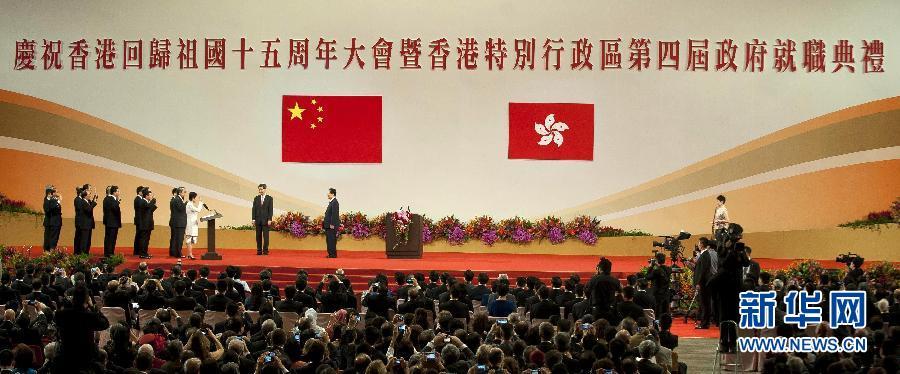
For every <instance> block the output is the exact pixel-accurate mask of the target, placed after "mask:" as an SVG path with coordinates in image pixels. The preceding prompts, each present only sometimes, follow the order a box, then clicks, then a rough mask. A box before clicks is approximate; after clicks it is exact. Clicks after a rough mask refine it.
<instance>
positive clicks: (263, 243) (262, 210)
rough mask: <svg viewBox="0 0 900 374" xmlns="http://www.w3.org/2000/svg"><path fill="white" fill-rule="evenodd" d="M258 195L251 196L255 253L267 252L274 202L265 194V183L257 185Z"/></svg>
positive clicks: (262, 253)
mask: <svg viewBox="0 0 900 374" xmlns="http://www.w3.org/2000/svg"><path fill="white" fill-rule="evenodd" d="M257 188H258V189H259V195H257V196H256V197H255V198H253V217H252V219H253V227H255V228H256V254H257V255H267V254H269V226H271V225H272V216H273V215H274V203H273V201H272V196H269V195H267V194H266V184H265V183H262V184H260V185H259V186H257Z"/></svg>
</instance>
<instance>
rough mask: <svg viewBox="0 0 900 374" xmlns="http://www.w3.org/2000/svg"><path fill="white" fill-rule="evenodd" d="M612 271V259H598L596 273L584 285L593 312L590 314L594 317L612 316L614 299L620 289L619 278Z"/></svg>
mask: <svg viewBox="0 0 900 374" xmlns="http://www.w3.org/2000/svg"><path fill="white" fill-rule="evenodd" d="M611 273H612V261H609V259H607V258H606V257H604V258H601V259H600V263H599V264H597V275H595V276H594V277H592V278H591V280H590V281H588V284H587V286H585V289H584V293H585V295H586V296H587V298H588V300H590V303H591V307H592V308H593V310H594V312H593V313H591V315H593V316H594V318H607V319H612V317H614V316H613V315H612V314H613V310H612V306H613V302H614V301H615V297H616V293H618V292H619V291H620V290H621V289H622V284H621V283H620V282H619V279H617V278H615V277H613V276H612V275H610V274H611Z"/></svg>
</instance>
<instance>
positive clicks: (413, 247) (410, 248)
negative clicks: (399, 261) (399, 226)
mask: <svg viewBox="0 0 900 374" xmlns="http://www.w3.org/2000/svg"><path fill="white" fill-rule="evenodd" d="M384 228H385V233H386V235H385V239H384V244H385V247H384V252H385V254H387V258H422V216H421V215H418V214H413V215H411V216H410V222H409V240H407V241H406V245H399V246H396V248H394V247H395V245H396V244H397V241H398V240H397V239H398V238H397V233H396V232H395V231H394V221H393V220H392V219H391V215H387V216H385V217H384Z"/></svg>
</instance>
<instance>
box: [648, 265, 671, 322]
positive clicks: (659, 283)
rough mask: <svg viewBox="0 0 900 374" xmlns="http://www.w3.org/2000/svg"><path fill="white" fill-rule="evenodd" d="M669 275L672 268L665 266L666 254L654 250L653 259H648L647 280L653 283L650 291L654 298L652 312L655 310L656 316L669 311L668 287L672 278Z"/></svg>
mask: <svg viewBox="0 0 900 374" xmlns="http://www.w3.org/2000/svg"><path fill="white" fill-rule="evenodd" d="M671 277H672V268H670V267H668V266H666V254H665V253H663V252H656V254H655V255H654V256H653V259H651V260H650V270H649V271H648V272H647V280H649V281H650V282H651V283H652V284H653V287H652V288H651V289H650V293H652V294H653V298H654V299H655V300H656V307H655V308H654V312H656V315H657V316H661V315H663V314H666V313H668V312H669V302H670V301H671V298H672V295H671V290H670V289H669V286H670V284H671V280H672V278H671Z"/></svg>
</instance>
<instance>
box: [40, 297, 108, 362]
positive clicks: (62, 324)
mask: <svg viewBox="0 0 900 374" xmlns="http://www.w3.org/2000/svg"><path fill="white" fill-rule="evenodd" d="M54 319H55V321H56V329H57V336H59V354H58V355H57V356H56V359H54V360H53V365H54V368H53V369H52V370H51V371H52V372H54V373H79V372H101V371H102V369H100V368H97V367H95V366H97V361H96V358H97V355H98V352H97V350H98V346H97V344H95V343H94V332H96V331H103V330H106V329H107V328H109V321H108V320H107V319H106V317H104V316H103V314H101V313H100V312H98V311H97V310H96V308H95V307H94V305H93V300H92V299H91V297H90V294H89V292H88V290H87V288H85V287H84V286H81V285H79V286H76V287H75V288H74V289H73V291H72V302H71V304H70V305H69V306H67V307H66V308H64V309H62V310H60V311H59V312H57V313H56V314H55V316H54ZM88 369H93V370H88Z"/></svg>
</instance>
